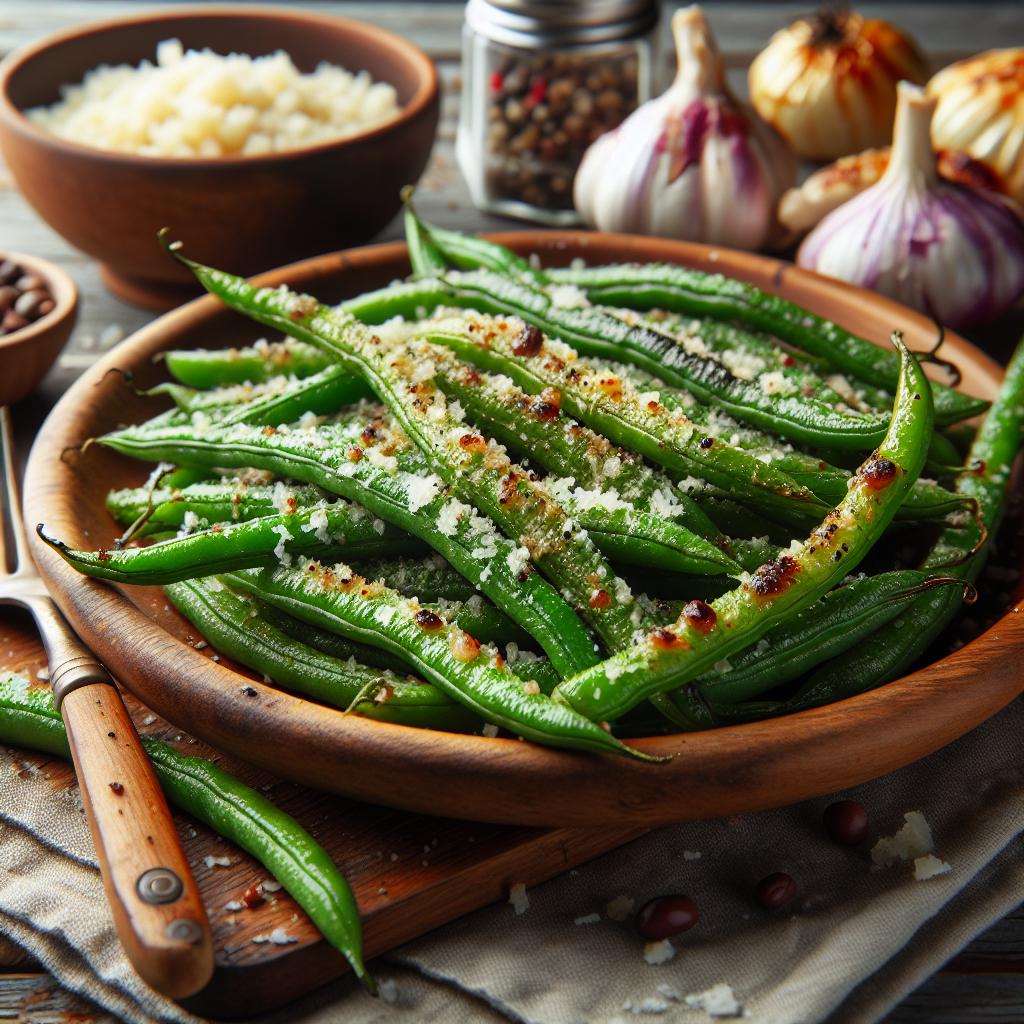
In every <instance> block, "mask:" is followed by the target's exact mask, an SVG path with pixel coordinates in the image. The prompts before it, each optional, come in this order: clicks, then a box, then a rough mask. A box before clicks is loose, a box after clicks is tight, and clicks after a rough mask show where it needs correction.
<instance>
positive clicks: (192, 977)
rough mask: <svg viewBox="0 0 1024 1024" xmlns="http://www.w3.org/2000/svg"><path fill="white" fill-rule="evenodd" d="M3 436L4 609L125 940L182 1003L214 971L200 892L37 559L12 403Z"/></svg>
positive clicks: (99, 669)
mask: <svg viewBox="0 0 1024 1024" xmlns="http://www.w3.org/2000/svg"><path fill="white" fill-rule="evenodd" d="M0 436H2V445H3V473H4V484H5V486H4V488H3V494H2V500H3V502H4V503H5V505H6V508H4V509H2V510H0V511H2V514H3V517H6V519H7V523H8V526H9V530H10V534H11V535H12V537H13V540H14V551H13V555H14V559H13V563H14V564H13V565H11V564H10V562H11V559H10V558H9V557H8V555H9V552H8V549H7V541H6V538H5V537H4V534H3V531H2V529H0V604H3V605H17V606H19V607H21V608H25V609H27V610H28V612H29V613H30V614H31V615H32V617H33V619H35V623H36V626H37V627H38V628H39V634H40V636H41V637H42V641H43V647H44V648H45V649H46V657H47V661H48V662H49V666H50V683H51V685H52V687H53V699H54V702H55V703H56V705H57V707H58V708H59V709H60V713H61V717H62V718H63V719H64V725H65V727H66V729H67V734H68V743H69V745H70V747H71V755H72V758H73V760H74V764H75V773H76V774H77V776H78V784H79V787H80V789H81V793H82V802H83V803H84V805H85V809H86V812H87V814H88V818H89V827H90V828H91V830H92V837H93V842H94V843H95V845H96V853H97V855H98V857H99V862H100V871H101V873H102V876H103V885H104V888H105V889H106V893H107V900H108V901H109V903H110V908H111V911H112V913H113V918H114V925H115V927H116V929H117V933H118V936H119V937H120V939H121V944H122V946H123V947H124V950H125V952H126V953H127V955H128V958H129V959H130V960H131V962H132V964H133V965H134V966H135V969H136V970H137V971H138V972H139V974H140V975H141V976H142V977H143V978H144V979H145V980H146V981H147V982H148V983H149V984H150V985H151V986H152V987H153V988H155V989H156V990H157V991H158V992H161V993H163V994H164V995H168V996H171V997H172V998H178V999H180V998H182V997H184V996H187V995H192V994H193V993H195V992H198V991H199V989H201V988H202V987H203V986H204V985H205V984H206V982H207V981H209V979H210V976H211V974H212V973H213V943H212V940H211V937H210V926H209V923H208V921H207V919H206V912H205V910H204V909H203V904H202V900H201V899H200V896H199V890H198V888H197V887H196V883H195V880H194V879H193V877H192V873H191V870H190V869H189V866H188V861H187V860H186V859H185V854H184V852H183V850H182V848H181V843H180V842H179V840H178V834H177V831H176V829H175V827H174V821H173V820H172V818H171V813H170V810H169V809H168V807H167V802H166V800H165V799H164V796H163V793H162V792H161V791H160V786H159V783H158V782H157V780H156V776H155V775H154V774H153V768H152V766H151V765H150V763H149V759H148V758H147V757H146V754H145V751H144V750H143V749H142V744H141V742H140V740H139V737H138V733H136V731H135V727H134V725H133V724H132V720H131V718H130V717H129V716H128V712H127V710H126V708H125V706H124V702H123V701H122V700H121V695H120V693H119V692H118V689H117V686H116V685H115V684H114V681H113V679H112V678H111V677H110V675H109V673H108V672H107V670H106V669H105V668H103V666H102V665H101V664H100V663H99V662H98V661H97V660H96V659H95V658H94V657H93V656H92V654H91V653H90V652H89V650H88V649H87V648H86V647H85V645H84V644H82V642H81V641H80V640H79V639H78V637H77V636H76V635H75V634H74V632H73V631H72V629H71V627H70V626H69V625H68V623H67V621H66V620H65V619H64V617H63V615H61V613H60V611H59V610H58V609H57V606H56V605H55V604H54V602H53V599H52V598H51V597H50V595H49V593H48V592H47V590H46V585H45V584H44V582H43V580H42V577H41V576H40V575H39V573H38V571H37V570H36V566H35V563H34V562H33V560H32V555H31V552H30V551H29V546H28V537H27V536H26V534H25V522H24V518H23V516H22V512H21V502H20V500H19V493H18V482H17V467H16V464H15V461H14V444H13V430H12V427H11V413H10V409H8V408H7V406H3V407H0ZM2 524H3V519H2V518H0V526H2ZM72 910H73V908H69V912H71V911H72Z"/></svg>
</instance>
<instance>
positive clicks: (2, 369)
mask: <svg viewBox="0 0 1024 1024" xmlns="http://www.w3.org/2000/svg"><path fill="white" fill-rule="evenodd" d="M77 316H78V290H77V289H76V288H75V283H74V281H72V280H71V278H70V277H68V275H67V274H66V273H64V271H63V270H61V269H60V268H59V267H55V266H54V265H53V264H52V263H48V262H47V261H46V260H41V259H37V258H36V257H35V256H26V255H24V254H23V253H17V252H11V253H3V252H0V405H11V404H13V403H14V402H17V401H19V400H20V399H22V398H24V397H25V396H26V395H28V394H29V393H31V391H32V390H33V389H34V388H35V386H36V385H37V384H38V383H39V382H40V381H41V380H42V379H43V377H45V376H46V371H47V370H49V369H50V367H51V366H53V364H54V361H55V360H56V359H57V356H58V355H59V354H60V350H61V349H62V348H63V347H64V346H65V344H66V343H67V340H68V338H69V337H70V335H71V329H72V328H73V327H74V326H75V319H76V317H77Z"/></svg>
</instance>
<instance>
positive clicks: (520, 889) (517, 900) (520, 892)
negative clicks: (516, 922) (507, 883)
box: [508, 882, 530, 915]
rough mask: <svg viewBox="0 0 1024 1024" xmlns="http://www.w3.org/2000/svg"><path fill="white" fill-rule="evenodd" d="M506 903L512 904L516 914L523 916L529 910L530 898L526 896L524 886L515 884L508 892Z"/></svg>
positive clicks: (519, 883)
mask: <svg viewBox="0 0 1024 1024" xmlns="http://www.w3.org/2000/svg"><path fill="white" fill-rule="evenodd" d="M508 901H509V903H511V904H512V906H513V908H514V909H515V912H516V914H517V915H518V914H525V913H526V911H527V910H529V909H530V897H529V896H527V895H526V885H525V883H523V882H517V883H516V884H515V885H513V886H512V888H511V889H509V891H508Z"/></svg>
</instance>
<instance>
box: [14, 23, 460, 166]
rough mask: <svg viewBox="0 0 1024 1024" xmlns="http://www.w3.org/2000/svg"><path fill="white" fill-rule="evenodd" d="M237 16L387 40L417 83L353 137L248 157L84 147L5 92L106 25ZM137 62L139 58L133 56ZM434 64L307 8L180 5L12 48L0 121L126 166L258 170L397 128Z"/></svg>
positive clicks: (426, 93)
mask: <svg viewBox="0 0 1024 1024" xmlns="http://www.w3.org/2000/svg"><path fill="white" fill-rule="evenodd" d="M224 17H230V18H237V19H238V20H245V19H249V18H259V19H264V20H280V21H291V22H302V23H304V24H305V25H306V26H307V27H309V28H311V29H312V28H315V27H316V26H320V27H323V26H331V27H332V28H341V29H344V30H345V31H346V32H348V33H349V34H352V35H355V36H357V37H359V36H361V37H363V38H376V39H379V40H380V41H382V42H384V43H386V44H387V46H388V47H389V49H390V50H391V51H392V52H393V53H395V54H397V55H399V56H400V57H401V59H402V60H404V61H405V62H406V63H407V64H408V65H409V66H410V67H412V68H413V69H414V70H415V71H416V72H417V78H418V85H417V87H416V91H415V92H414V93H413V95H412V97H411V98H410V100H409V102H408V103H406V104H405V105H404V106H402V107H401V108H399V111H398V113H397V114H395V116H394V117H392V118H391V119H390V120H388V121H385V122H384V123H383V124H380V125H378V126H377V127H376V128H371V129H369V130H367V131H365V132H360V133H359V134H358V135H350V136H347V137H346V138H343V139H336V140H333V141H327V142H318V143H314V144H312V145H308V146H298V147H296V148H294V149H285V150H281V151H279V152H274V153H257V154H253V155H251V156H219V157H199V156H196V157H168V156H145V155H143V154H140V153H123V152H121V151H119V150H112V149H102V148H100V147H98V146H87V145H85V144H84V143H81V142H74V141H72V140H71V139H65V138H63V137H62V136H59V135H55V134H54V133H53V132H49V131H47V130H46V129H45V128H40V127H39V126H38V125H35V124H33V123H32V121H30V120H29V119H28V118H27V117H26V116H25V114H24V113H23V111H22V110H21V109H20V108H19V107H17V106H16V105H15V103H14V101H13V100H12V99H11V97H10V95H9V86H10V82H11V79H12V78H13V77H14V75H15V74H16V73H17V71H19V70H20V69H21V68H22V67H24V66H25V65H27V64H28V63H29V62H30V61H31V60H33V59H34V58H36V57H38V56H39V55H40V54H42V53H44V52H46V51H47V50H49V49H51V48H53V47H55V46H59V45H62V44H63V43H66V42H69V41H71V40H74V39H80V38H84V37H87V36H94V35H102V34H103V33H104V32H107V31H110V30H112V29H119V28H123V27H126V26H131V25H145V24H149V23H151V22H160V21H167V20H168V19H170V18H173V19H176V20H181V19H185V18H193V19H195V20H197V21H205V20H209V19H213V18H224ZM139 59H140V60H141V59H143V57H140V58H139ZM439 88H440V86H439V83H438V76H437V68H436V67H435V65H434V62H433V61H432V60H431V59H430V58H429V57H428V56H427V55H426V53H424V52H423V50H421V49H420V48H419V47H418V46H416V45H415V44H413V43H411V42H409V40H407V39H404V38H403V37H402V36H400V35H397V34H396V33H394V32H390V31H388V30H387V29H385V28H380V27H379V26H377V25H371V24H369V23H368V22H364V21H358V20H357V19H355V18H346V17H342V16H340V15H333V14H323V13H320V12H317V11H311V10H299V9H291V8H287V7H274V6H270V5H267V6H263V5H259V4H244V5H238V6H235V5H227V4H212V5H210V6H203V7H181V8H173V9H171V10H167V9H164V10H157V11H146V12H142V13H140V14H132V15H126V16H122V17H116V18H104V19H101V20H99V21H90V22H87V23H85V24H84V25H73V26H71V27H69V28H65V29H61V30H60V31H58V32H54V33H53V34H51V35H48V36H45V37H44V38H43V39H40V40H37V41H36V42H33V43H28V44H26V45H25V46H23V47H19V48H18V49H16V50H13V51H12V52H11V53H10V54H8V56H7V57H5V58H4V59H3V60H2V61H0V122H3V121H6V122H7V123H8V125H9V127H10V128H11V129H12V130H14V131H17V132H19V133H21V134H22V135H27V136H29V137H31V138H32V139H34V141H35V142H36V143H38V144H42V145H46V146H48V147H50V148H52V149H55V150H58V151H61V150H63V151H66V152H67V153H69V154H73V155H75V156H78V157H81V158H91V159H96V160H106V161H111V162H116V163H122V164H124V165H125V166H127V167H150V168H155V169H179V170H180V169H184V168H190V167H195V168H197V169H203V170H208V169H210V168H213V167H224V168H228V169H233V170H238V169H240V168H242V167H253V168H259V167H263V166H266V165H268V164H273V163H274V162H280V161H284V160H291V159H300V158H303V157H314V156H317V155H319V154H322V153H329V152H334V153H337V152H339V151H341V150H343V149H344V148H345V147H347V146H354V145H358V144H362V143H366V142H372V141H373V140H375V139H378V138H381V137H383V136H385V135H389V134H391V133H393V132H400V131H401V129H402V128H404V127H405V126H407V125H408V124H410V123H412V122H413V121H415V120H416V119H417V118H419V117H420V116H421V115H422V114H423V113H424V111H426V110H427V109H428V108H429V107H430V105H431V104H432V103H433V102H434V100H435V99H436V97H437V95H438V92H439Z"/></svg>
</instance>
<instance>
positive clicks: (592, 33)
mask: <svg viewBox="0 0 1024 1024" xmlns="http://www.w3.org/2000/svg"><path fill="white" fill-rule="evenodd" d="M658 9H659V4H658V0H469V3H468V4H467V5H466V24H467V25H468V26H469V27H470V28H471V29H472V30H473V31H474V32H476V33H477V35H480V36H484V37H485V38H487V39H490V40H493V41H494V42H496V43H505V44H506V45H508V46H517V47H521V48H524V49H535V48H538V47H550V48H555V49H558V48H561V47H568V46H587V45H590V44H593V43H606V42H613V41H615V40H619V39H632V38H634V37H635V36H640V35H643V34H645V33H647V32H648V31H650V30H651V29H652V28H653V27H654V26H655V25H656V24H657V22H658Z"/></svg>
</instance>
